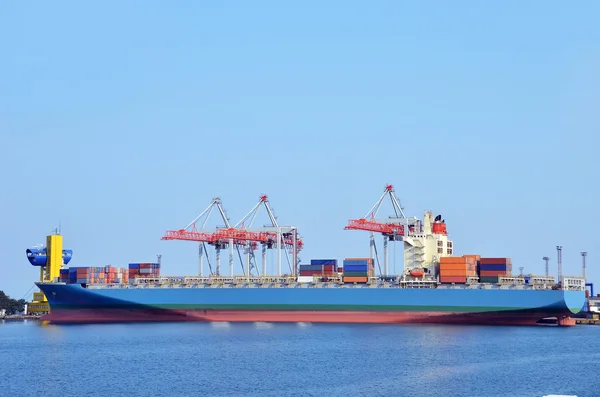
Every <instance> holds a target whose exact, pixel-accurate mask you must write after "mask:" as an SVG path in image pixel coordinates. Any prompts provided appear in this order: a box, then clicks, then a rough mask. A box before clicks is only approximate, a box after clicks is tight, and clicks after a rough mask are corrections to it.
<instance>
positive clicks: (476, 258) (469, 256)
mask: <svg viewBox="0 0 600 397" xmlns="http://www.w3.org/2000/svg"><path fill="white" fill-rule="evenodd" d="M463 257H464V258H473V259H475V260H476V261H479V260H480V259H481V255H473V254H469V255H463Z"/></svg>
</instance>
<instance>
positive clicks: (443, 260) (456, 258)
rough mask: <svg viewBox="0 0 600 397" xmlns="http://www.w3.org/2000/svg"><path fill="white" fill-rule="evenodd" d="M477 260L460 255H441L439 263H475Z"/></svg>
mask: <svg viewBox="0 0 600 397" xmlns="http://www.w3.org/2000/svg"><path fill="white" fill-rule="evenodd" d="M476 262H477V261H476V260H475V259H474V258H465V257H462V256H443V257H441V258H440V265H443V264H450V263H472V264H475V263H476Z"/></svg>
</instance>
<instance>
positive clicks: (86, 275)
mask: <svg viewBox="0 0 600 397" xmlns="http://www.w3.org/2000/svg"><path fill="white" fill-rule="evenodd" d="M127 279H128V278H127V273H126V271H125V269H122V268H116V267H112V266H102V267H71V268H69V269H61V270H60V281H62V282H65V283H68V284H104V283H126V282H127Z"/></svg>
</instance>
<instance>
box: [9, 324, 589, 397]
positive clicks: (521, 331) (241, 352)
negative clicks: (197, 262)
mask: <svg viewBox="0 0 600 397" xmlns="http://www.w3.org/2000/svg"><path fill="white" fill-rule="evenodd" d="M0 364H1V365H2V374H3V375H4V376H3V379H2V381H1V383H2V385H1V386H0V395H3V396H26V397H29V396H31V397H34V396H35V397H40V396H43V397H53V396H61V397H64V396H256V397H258V396H327V397H333V396H343V397H349V396H478V397H479V396H544V395H549V394H565V395H576V396H579V397H583V396H598V395H600V387H599V386H598V383H597V382H596V381H595V380H596V379H598V374H600V327H598V326H588V325H579V326H576V327H570V328H558V327H539V326H537V327H508V326H503V327H492V326H442V325H435V326H416V325H402V326H396V325H341V324H339V325H338V324H336V325H331V324H311V323H298V324H270V323H256V324H253V323H248V324H239V323H238V324H234V323H214V324H209V323H156V324H98V325H68V326H58V325H43V324H41V323H39V322H36V321H28V322H1V323H0Z"/></svg>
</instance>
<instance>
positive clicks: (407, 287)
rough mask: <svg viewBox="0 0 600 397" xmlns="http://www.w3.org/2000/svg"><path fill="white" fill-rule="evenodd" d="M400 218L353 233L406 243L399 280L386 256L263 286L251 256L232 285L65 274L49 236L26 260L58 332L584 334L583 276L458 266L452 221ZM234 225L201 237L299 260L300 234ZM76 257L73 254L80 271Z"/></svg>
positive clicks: (470, 258)
mask: <svg viewBox="0 0 600 397" xmlns="http://www.w3.org/2000/svg"><path fill="white" fill-rule="evenodd" d="M386 193H390V192H389V190H386ZM402 215H403V214H402ZM390 219H392V220H391V221H390V220H389V219H388V220H386V221H383V222H376V221H375V219H374V217H371V219H367V218H361V219H358V220H356V221H351V222H350V224H349V226H348V227H347V228H348V229H355V230H368V231H371V232H373V229H374V228H378V229H376V230H381V231H382V234H383V235H384V238H385V241H384V243H385V244H384V247H387V242H389V241H400V242H402V243H403V245H404V268H403V270H402V273H401V274H398V275H389V271H388V263H387V257H385V258H384V262H385V263H384V267H383V270H381V271H379V272H378V273H379V274H376V273H377V272H376V271H375V269H376V267H378V266H376V263H377V261H376V259H375V258H374V257H373V256H372V255H371V256H370V257H366V258H346V259H343V261H341V264H342V266H338V260H337V259H313V260H311V262H310V264H306V265H302V264H299V262H296V259H295V258H296V257H295V255H294V262H292V263H295V264H296V265H295V266H292V267H291V271H290V274H276V275H268V274H267V272H266V266H264V265H263V269H262V272H261V273H262V274H257V275H253V274H252V273H251V270H252V267H251V266H250V264H251V262H250V257H248V260H247V262H246V264H245V265H246V271H245V273H244V274H243V275H239V276H236V275H234V274H233V268H232V267H230V275H229V276H224V275H222V274H221V273H220V271H219V269H218V267H217V271H216V272H214V273H212V274H210V275H208V276H202V274H201V272H200V275H198V276H185V277H184V276H182V277H167V276H162V275H161V263H160V258H159V260H158V262H156V263H132V264H129V266H128V268H124V269H121V268H114V267H95V268H94V267H85V268H84V267H79V268H77V267H70V268H66V267H65V266H64V260H63V259H64V258H63V257H64V253H63V255H62V256H61V252H63V250H62V236H60V235H53V236H48V246H47V247H43V248H37V249H35V250H32V249H30V250H27V256H28V259H29V262H30V263H31V264H32V265H36V266H40V267H41V269H42V270H41V277H40V282H38V283H36V284H37V286H38V287H39V288H40V290H41V293H42V294H43V295H44V297H45V299H47V302H48V303H49V305H50V313H49V314H47V315H46V316H44V317H43V319H44V320H48V321H50V322H51V323H97V322H168V321H204V322H313V323H385V324H480V325H536V324H541V323H548V321H549V320H553V321H554V323H555V324H557V325H563V326H570V325H575V321H574V320H573V319H571V318H570V316H571V315H572V314H574V313H577V312H579V311H580V310H581V308H582V307H583V305H584V302H585V280H584V279H583V278H582V277H566V276H562V275H559V280H558V282H556V280H555V279H554V277H550V276H535V275H513V274H512V261H511V259H510V258H484V257H481V256H479V255H462V256H455V255H453V250H454V247H453V244H452V241H451V240H449V239H448V234H447V230H446V225H445V222H444V221H443V220H442V219H441V216H437V217H436V218H435V219H434V218H433V214H432V213H431V211H426V212H425V216H424V218H423V220H422V221H421V220H418V219H416V218H406V217H404V216H400V217H398V218H390ZM226 226H227V227H226V228H224V229H223V230H216V231H213V232H212V233H203V234H202V236H201V238H203V239H208V240H207V241H209V243H210V242H211V241H212V243H215V244H217V248H232V247H233V246H235V245H236V244H245V245H247V246H251V244H252V241H259V242H260V243H262V244H263V253H264V252H265V249H266V248H265V247H266V246H267V244H271V245H273V238H275V240H274V244H275V246H277V247H278V248H281V247H282V246H284V245H285V243H286V242H287V243H288V244H291V245H292V248H293V254H296V253H297V244H298V239H297V236H296V234H295V229H292V228H287V229H284V228H279V226H278V225H274V228H272V229H270V231H269V232H265V231H262V232H261V233H262V234H261V235H260V236H259V235H258V234H255V235H253V234H252V233H251V232H249V231H248V230H247V229H244V230H241V229H240V228H235V227H230V226H229V225H226ZM278 228H279V229H278ZM242 232H243V234H240V233H242ZM199 235H200V233H199V232H197V231H196V230H193V231H186V230H184V229H181V230H178V231H171V232H167V234H166V235H165V237H163V239H175V238H173V237H174V236H179V237H180V238H179V239H190V240H194V239H195V238H199V237H198V236H199ZM372 235H373V234H372ZM169 236H170V237H169ZM186 236H187V237H189V238H185V237H186ZM191 237H194V239H192V238H191ZM211 239H212V240H211ZM265 239H269V240H268V241H267V240H265ZM194 241H198V240H194ZM249 241H250V242H249ZM372 247H373V245H372ZM70 255H71V251H69V256H68V259H69V260H70V258H71V256H70ZM279 257H281V254H279ZM263 259H264V256H263ZM263 263H264V262H263ZM230 264H231V262H230ZM280 268H281V266H280V264H278V269H280ZM254 270H255V271H257V268H256V266H255V267H254ZM279 272H280V270H279Z"/></svg>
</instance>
